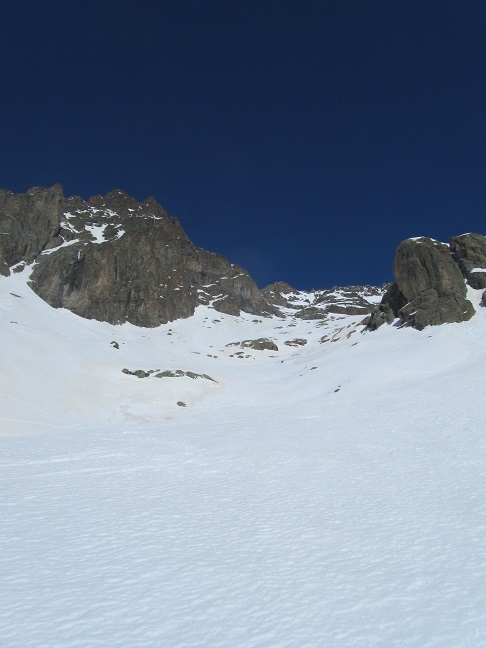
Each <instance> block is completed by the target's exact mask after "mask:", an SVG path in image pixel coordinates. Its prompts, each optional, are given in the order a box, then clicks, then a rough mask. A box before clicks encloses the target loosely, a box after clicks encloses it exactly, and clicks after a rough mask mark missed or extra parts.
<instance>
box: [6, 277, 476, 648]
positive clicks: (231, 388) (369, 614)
mask: <svg viewBox="0 0 486 648" xmlns="http://www.w3.org/2000/svg"><path fill="white" fill-rule="evenodd" d="M22 282H23V283H22ZM0 290H3V294H2V297H1V301H0V304H1V305H2V306H1V310H0V325H1V327H2V340H3V341H4V352H3V361H2V370H1V372H0V378H1V383H0V385H1V387H0V391H1V393H0V399H1V401H0V402H1V412H2V414H1V416H2V420H1V421H0V424H1V425H2V431H3V434H4V435H5V436H3V437H2V438H1V439H0V443H1V445H2V452H1V459H0V467H1V469H0V481H1V492H2V497H1V498H0V504H1V509H2V510H1V512H0V519H1V523H0V524H1V529H2V533H1V534H0V574H1V575H2V576H1V580H2V586H1V587H0V633H1V636H2V646H5V648H20V647H22V648H24V647H25V646H42V647H48V648H61V647H62V648H65V647H66V646H70V647H71V646H73V647H78V646H79V647H82V648H92V647H93V648H94V647H95V646H103V647H109V648H111V647H113V648H115V647H127V646H130V647H137V648H142V647H154V648H155V647H157V648H158V647H160V646H171V647H174V648H193V647H194V648H195V647H196V646H197V647H201V646H211V647H214V648H219V647H225V648H226V647H229V646H236V647H238V648H243V647H244V648H247V647H248V648H249V647H257V646H258V647H272V648H284V647H285V648H297V647H299V648H301V647H309V648H311V647H312V648H315V647H317V646H329V647H333V648H334V647H336V648H353V647H359V648H362V647H365V646H366V647H383V648H385V647H387V648H388V647H394V646H396V647H400V648H402V647H404V648H412V647H413V648H415V647H417V648H418V647H420V648H422V647H425V648H429V647H440V648H444V647H448V648H449V647H450V648H457V647H466V648H473V647H474V648H476V647H477V646H481V645H486V618H485V617H486V588H485V587H484V583H485V582H486V559H485V556H486V533H485V529H486V497H485V496H486V461H485V459H486V456H485V434H484V432H485V421H486V403H485V402H484V399H482V398H481V396H480V394H481V391H480V390H481V385H482V384H483V382H484V378H485V369H484V355H485V346H486V342H485V340H486V336H485V335H484V332H485V324H486V323H485V317H484V313H483V312H482V311H481V310H479V309H478V313H477V315H476V317H475V318H474V319H473V320H471V322H469V323H465V324H461V325H449V326H443V327H438V328H430V329H426V330H425V331H423V332H420V333H419V332H417V331H412V330H408V329H402V330H398V329H397V328H396V327H393V326H389V327H382V328H381V329H379V330H378V331H377V332H376V333H373V334H368V333H367V334H364V335H363V334H362V333H361V332H360V331H361V329H360V328H358V330H357V332H356V333H353V334H352V335H351V336H350V337H349V338H348V337H347V334H348V333H349V332H350V331H351V330H352V329H353V328H354V326H355V325H356V323H357V321H359V318H349V317H348V318H345V319H343V320H336V321H335V322H333V323H331V324H330V326H332V327H333V328H332V331H336V330H337V329H338V328H340V327H342V326H346V327H347V326H350V328H349V329H346V330H345V331H344V332H343V333H342V334H341V333H340V334H339V336H338V337H339V340H338V341H337V342H335V343H332V342H326V343H324V344H320V343H319V340H320V338H321V337H322V336H323V335H325V334H326V335H327V333H328V332H329V331H330V328H329V330H326V328H325V327H322V326H319V325H318V324H316V323H315V322H293V323H294V324H295V326H293V327H290V328H287V326H288V324H289V320H287V321H280V320H276V319H268V320H262V318H254V317H252V316H248V317H247V316H244V317H240V318H230V317H228V316H222V315H221V314H219V313H215V311H212V310H210V309H198V312H197V313H196V316H195V317H194V318H191V319H189V320H184V321H179V322H174V323H172V324H168V325H166V326H164V327H160V328H159V329H145V330H144V329H136V328H135V327H131V326H128V325H125V326H123V327H110V326H109V325H106V324H101V323H99V322H93V321H87V320H82V319H80V318H77V317H75V316H73V315H72V314H71V313H68V312H65V311H55V310H53V309H51V308H50V307H49V306H47V305H46V304H44V303H43V302H42V301H41V300H39V299H38V298H37V297H36V296H35V295H34V294H33V293H32V292H31V291H29V289H28V288H27V287H26V286H25V277H24V276H23V275H14V276H12V277H10V278H8V279H3V278H0ZM10 292H14V293H16V294H19V295H21V297H14V296H13V295H10ZM471 295H472V296H473V298H474V299H475V300H476V302H478V295H477V294H476V293H474V294H473V293H471ZM22 297H23V299H22ZM205 318H206V319H205ZM217 319H219V320H220V322H214V321H213V320H217ZM253 319H259V320H262V322H261V323H255V322H252V320H253ZM11 320H14V321H17V322H18V324H15V325H14V324H11V323H10V322H11ZM278 326H283V327H284V328H283V329H279V328H277V327H278ZM169 329H171V331H169ZM332 331H330V332H331V333H332ZM168 332H171V333H172V335H168ZM263 336H269V337H273V338H274V339H275V341H276V342H277V344H278V346H279V351H278V352H257V351H252V352H251V355H252V358H246V359H245V358H244V359H242V360H240V359H237V358H234V357H233V358H231V357H230V354H231V353H233V351H231V347H229V348H227V347H225V346H224V345H225V344H227V343H229V342H234V341H239V340H243V339H250V338H257V337H263ZM429 336H430V337H429ZM294 337H305V338H306V339H308V340H309V342H308V344H307V345H306V346H305V347H302V348H299V349H296V348H289V347H286V346H285V345H283V344H282V343H281V341H282V340H283V339H287V338H289V339H292V338H294ZM112 340H116V341H117V342H118V343H119V344H120V349H119V350H116V349H113V348H112V347H111V346H110V342H111V341H112ZM356 342H358V344H356ZM353 345H354V346H353ZM213 355H216V356H218V357H217V358H214V357H209V356H213ZM273 356H274V357H273ZM282 360H283V361H284V362H282ZM125 366H126V367H128V368H130V369H138V368H143V369H151V368H153V369H158V368H160V369H161V370H164V369H178V368H179V369H182V370H191V371H195V372H200V373H207V374H208V375H210V376H211V377H212V378H214V379H215V380H217V381H218V382H217V384H216V383H212V382H210V381H206V380H200V379H199V380H191V379H189V378H186V377H184V378H170V379H169V378H168V379H156V378H153V377H150V378H144V379H137V378H136V377H134V376H127V375H125V374H122V373H121V369H122V368H123V367H125ZM313 367H316V368H315V369H313ZM336 390H338V391H336ZM177 400H184V401H187V407H186V408H181V407H178V406H177V404H176V401H177Z"/></svg>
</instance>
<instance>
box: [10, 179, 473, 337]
mask: <svg viewBox="0 0 486 648" xmlns="http://www.w3.org/2000/svg"><path fill="white" fill-rule="evenodd" d="M23 264H28V265H30V264H33V271H32V274H31V287H32V289H33V290H34V291H35V292H36V293H37V294H38V295H39V296H40V297H42V298H43V299H44V300H45V301H46V302H48V303H49V304H50V305H51V306H54V307H55V308H67V309H69V310H71V311H73V312H74V313H76V314H78V315H81V316H82V317H86V318H90V319H98V320H103V321H107V322H111V323H113V324H119V323H123V322H130V323H132V324H135V325H138V326H148V327H155V326H158V325H160V324H162V323H166V322H169V321H173V320H176V319H180V318H186V317H189V316H191V315H192V314H193V313H194V310H195V308H196V307H197V306H198V305H199V304H205V305H211V306H212V307H213V308H214V309H215V310H217V311H220V312H223V313H227V314H230V315H239V314H240V312H241V311H244V312H247V313H252V314H254V315H258V316H269V315H282V314H285V315H286V316H291V317H296V318H299V319H304V320H326V319H332V318H335V317H339V316H343V315H368V314H369V316H368V317H366V319H365V320H363V323H365V324H366V325H367V326H368V328H370V329H376V328H378V327H379V326H381V325H382V324H383V323H385V322H387V323H391V322H393V321H394V320H395V319H396V318H400V320H401V323H402V324H404V325H408V326H414V327H416V328H418V329H423V328H424V327H425V326H427V325H434V324H442V323H445V322H462V321H465V320H468V319H470V318H471V317H472V315H473V314H474V308H473V306H472V304H471V302H470V301H469V300H468V299H467V288H466V282H467V283H468V284H469V285H470V286H471V287H473V288H486V237H484V236H482V235H480V234H463V235H462V236H456V237H454V238H453V239H451V241H450V245H445V244H443V243H440V242H438V241H434V240H432V239H429V238H424V237H421V238H415V239H408V240H406V241H403V242H402V243H401V244H400V245H399V247H398V249H397V252H396V256H395V261H394V267H393V270H394V274H395V282H394V283H393V284H391V285H389V286H385V287H380V288H376V287H372V286H350V287H347V288H336V287H335V288H332V289H330V290H313V291H310V292H302V291H298V290H294V289H293V288H292V287H291V286H289V285H288V284H286V283H283V282H277V283H275V284H272V285H270V286H267V287H266V288H264V289H263V290H261V291H260V290H259V289H258V287H257V286H256V284H255V282H254V281H253V279H252V278H251V277H250V276H249V275H248V273H247V272H246V271H245V270H244V269H243V268H241V267H240V266H237V265H235V264H232V263H230V262H229V261H228V260H227V259H225V258H224V257H222V256H220V255H218V254H213V253H211V252H207V251H205V250H202V249H201V248H198V247H196V246H195V245H193V244H192V243H191V241H190V240H189V238H188V237H187V235H186V233H185V232H184V230H183V229H182V227H181V225H180V223H179V222H178V220H177V219H175V218H172V217H171V216H169V215H168V214H167V212H166V211H165V210H164V209H163V208H162V207H161V206H160V205H159V204H158V203H157V202H156V201H155V200H154V199H153V198H148V199H147V200H145V201H144V202H138V201H137V200H135V199H133V198H131V197H130V196H128V195H127V194H126V193H124V192H122V191H118V190H117V191H112V192H110V193H108V194H107V195H106V196H93V197H92V198H90V199H89V200H88V201H84V200H83V199H82V198H80V197H79V196H74V197H71V198H64V196H63V192H62V187H61V186H60V185H54V186H53V187H51V188H48V189H46V188H44V187H34V188H33V189H30V190H29V191H27V192H26V193H25V194H13V193H12V192H10V191H6V190H0V274H3V275H8V274H10V271H11V268H12V267H13V268H14V270H15V269H17V268H20V267H22V266H23ZM380 299H381V303H379V304H377V302H379V301H380ZM485 299H486V298H485Z"/></svg>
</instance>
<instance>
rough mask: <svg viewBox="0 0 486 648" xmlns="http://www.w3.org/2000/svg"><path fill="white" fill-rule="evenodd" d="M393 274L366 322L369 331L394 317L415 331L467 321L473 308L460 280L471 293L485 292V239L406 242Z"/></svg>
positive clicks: (466, 237) (477, 236)
mask: <svg viewBox="0 0 486 648" xmlns="http://www.w3.org/2000/svg"><path fill="white" fill-rule="evenodd" d="M481 270H484V273H483V272H481ZM393 272H394V275H395V283H394V284H392V285H391V286H390V288H389V290H388V291H387V293H386V294H385V295H384V296H383V299H382V302H381V304H380V305H379V306H378V307H377V308H376V309H375V310H374V311H373V313H372V315H371V317H370V318H369V319H368V320H367V321H366V323H367V325H368V327H369V328H371V329H376V328H378V326H380V325H381V324H383V323H385V322H388V323H390V322H392V321H393V320H394V319H395V318H396V317H399V318H400V319H401V320H402V323H403V324H405V325H407V326H414V327H415V328H418V329H423V328H424V327H425V326H428V325H437V324H444V323H447V322H464V321H467V320H469V319H470V318H471V317H472V316H473V315H474V308H473V306H472V304H471V302H470V301H469V300H468V299H467V287H466V281H465V279H466V280H467V281H468V282H469V283H470V285H471V286H472V287H474V288H480V287H486V237H484V236H482V235H480V234H466V235H463V236H459V237H455V238H453V239H452V240H451V244H450V246H449V245H446V244H444V243H440V242H439V241H434V240H433V239H430V238H425V237H419V238H415V239H407V240H406V241H403V242H402V243H400V245H399V246H398V249H397V251H396V254H395V261H394V264H393ZM483 281H484V282H485V283H484V286H482V282H483Z"/></svg>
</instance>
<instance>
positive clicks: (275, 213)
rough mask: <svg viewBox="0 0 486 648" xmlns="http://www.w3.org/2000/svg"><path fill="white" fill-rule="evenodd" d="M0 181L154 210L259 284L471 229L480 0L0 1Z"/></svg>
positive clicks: (479, 131) (477, 169)
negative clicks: (110, 195) (113, 194)
mask: <svg viewBox="0 0 486 648" xmlns="http://www.w3.org/2000/svg"><path fill="white" fill-rule="evenodd" d="M0 66H1V68H0V70H1V76H0V84H1V85H0V87H1V101H0V117H1V125H2V132H1V140H0V186H2V187H4V188H8V189H11V190H12V191H15V192H23V191H26V190H27V189H28V188H29V187H31V186H34V185H45V186H48V185H51V184H53V183H54V182H61V183H62V184H63V186H64V192H65V194H66V195H73V194H79V195H81V196H83V198H88V197H89V196H91V195H93V194H96V193H106V192H107V191H109V190H111V189H115V188H118V189H123V190H125V191H127V192H128V193H129V194H131V195H133V196H134V197H135V198H137V199H140V200H142V199H144V198H146V197H147V196H149V195H152V196H154V197H155V198H156V199H157V200H158V201H159V202H160V203H161V204H162V205H163V206H164V207H165V208H166V209H167V210H168V211H169V213H171V214H172V215H174V216H177V217H178V218H179V219H180V221H181V223H182V225H183V226H184V228H185V229H186V231H187V233H188V235H189V236H190V238H191V239H192V240H193V242H194V243H196V244H197V245H199V246H201V247H204V248H206V249H209V250H211V251H213V252H219V253H221V254H224V255H225V256H227V257H229V258H230V259H231V261H233V262H237V263H240V264H241V265H243V266H244V267H246V268H247V270H248V271H249V272H250V273H251V274H252V275H253V276H254V278H255V279H256V281H257V283H258V284H259V285H260V286H263V285H266V284H268V283H271V282H273V281H276V280H283V281H288V282H289V283H291V284H292V285H294V286H295V287H297V288H304V289H305V288H306V289H309V288H328V287H331V286H332V285H335V284H338V285H350V284H357V283H371V284H380V283H383V282H386V281H390V280H391V279H392V272H391V265H392V261H393V255H394V251H395V248H396V246H397V244H398V243H399V242H400V241H401V240H403V239H404V238H407V237H409V236H417V235H426V236H431V237H433V238H438V239H441V240H447V239H448V238H449V237H450V236H453V235H455V234H460V233H463V232H465V231H478V232H480V233H483V234H484V233H486V231H485V230H486V227H485V214H486V1H485V0H427V1H425V0H258V1H254V0H199V1H196V0H171V1H167V0H133V1H124V0H96V1H93V0H82V1H81V0H69V1H66V0H63V1H62V2H61V1H58V0H30V1H29V0H2V2H1V4H0Z"/></svg>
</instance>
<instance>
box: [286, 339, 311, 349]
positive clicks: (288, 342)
mask: <svg viewBox="0 0 486 648" xmlns="http://www.w3.org/2000/svg"><path fill="white" fill-rule="evenodd" d="M284 344H286V345H287V346H291V347H299V346H304V345H305V344H307V340H306V339H304V338H295V340H286V341H285V342H284Z"/></svg>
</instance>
